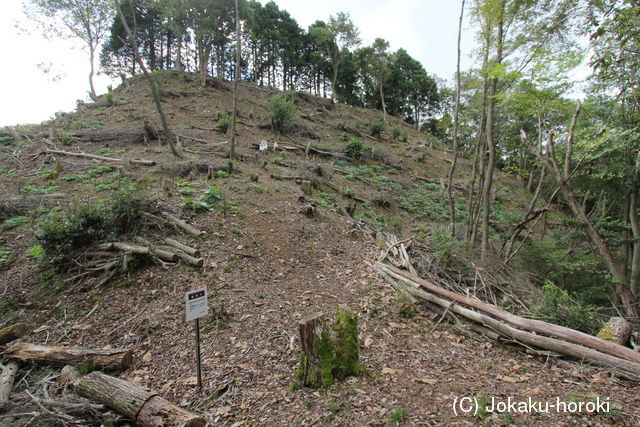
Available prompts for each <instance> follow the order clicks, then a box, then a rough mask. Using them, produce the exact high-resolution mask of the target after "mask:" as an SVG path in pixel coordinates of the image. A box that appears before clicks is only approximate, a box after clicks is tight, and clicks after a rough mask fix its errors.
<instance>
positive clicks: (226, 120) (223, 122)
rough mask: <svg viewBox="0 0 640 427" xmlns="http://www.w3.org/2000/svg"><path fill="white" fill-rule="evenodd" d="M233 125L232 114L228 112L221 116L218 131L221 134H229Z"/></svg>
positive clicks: (217, 126) (217, 124)
mask: <svg viewBox="0 0 640 427" xmlns="http://www.w3.org/2000/svg"><path fill="white" fill-rule="evenodd" d="M230 125H231V114H229V112H228V111H225V112H224V113H222V114H220V117H219V118H218V121H217V122H216V129H218V132H220V133H227V130H228V129H229V126H230Z"/></svg>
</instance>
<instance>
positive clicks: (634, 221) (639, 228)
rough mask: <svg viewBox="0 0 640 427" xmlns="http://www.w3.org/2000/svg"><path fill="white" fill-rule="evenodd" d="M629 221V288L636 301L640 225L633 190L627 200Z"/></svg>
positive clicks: (635, 194) (639, 265)
mask: <svg viewBox="0 0 640 427" xmlns="http://www.w3.org/2000/svg"><path fill="white" fill-rule="evenodd" d="M629 220H630V222H631V232H632V235H633V255H632V258H631V281H630V283H629V288H630V289H631V292H632V293H633V295H634V297H635V298H636V299H638V285H639V284H640V224H638V190H637V189H634V190H633V192H632V193H631V198H630V200H629Z"/></svg>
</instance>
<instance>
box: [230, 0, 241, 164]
mask: <svg viewBox="0 0 640 427" xmlns="http://www.w3.org/2000/svg"><path fill="white" fill-rule="evenodd" d="M235 4H236V64H235V67H234V68H235V70H234V71H235V75H234V78H233V107H232V109H233V112H232V117H231V142H230V143H229V158H230V159H235V157H236V121H237V117H238V80H240V12H239V11H238V0H235Z"/></svg>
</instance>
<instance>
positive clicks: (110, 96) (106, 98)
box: [104, 91, 113, 107]
mask: <svg viewBox="0 0 640 427" xmlns="http://www.w3.org/2000/svg"><path fill="white" fill-rule="evenodd" d="M104 103H105V104H106V105H107V107H111V106H112V105H113V92H111V91H109V92H107V93H106V94H105V95H104Z"/></svg>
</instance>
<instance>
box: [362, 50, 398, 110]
mask: <svg viewBox="0 0 640 427" xmlns="http://www.w3.org/2000/svg"><path fill="white" fill-rule="evenodd" d="M388 50H389V42H387V41H386V40H384V39H381V38H377V39H375V41H374V42H373V44H372V45H371V46H367V47H364V48H361V49H359V50H358V58H359V62H360V72H361V73H362V78H363V80H364V81H371V82H372V83H373V84H375V86H376V89H377V92H378V95H379V96H380V104H381V105H382V112H383V114H384V120H385V122H386V121H387V104H386V102H385V87H386V86H387V85H388V84H389V78H390V77H391V54H390V53H389V52H388Z"/></svg>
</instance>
